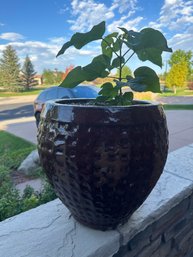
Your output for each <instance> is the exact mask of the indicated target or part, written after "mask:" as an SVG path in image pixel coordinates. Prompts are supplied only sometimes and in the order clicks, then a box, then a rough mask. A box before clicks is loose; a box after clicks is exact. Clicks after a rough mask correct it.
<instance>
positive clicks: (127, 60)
mask: <svg viewBox="0 0 193 257" xmlns="http://www.w3.org/2000/svg"><path fill="white" fill-rule="evenodd" d="M134 54H135V52H133V53H132V54H131V55H130V56H129V58H128V59H127V60H126V61H125V62H124V63H123V65H122V68H123V66H125V64H126V63H127V62H128V61H129V60H130V59H131V57H132V56H133V55H134Z"/></svg>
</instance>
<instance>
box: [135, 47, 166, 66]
mask: <svg viewBox="0 0 193 257" xmlns="http://www.w3.org/2000/svg"><path fill="white" fill-rule="evenodd" d="M136 53H137V56H138V58H139V59H140V60H141V61H147V60H148V61H150V62H152V63H154V64H156V65H158V66H159V67H162V57H161V54H162V51H161V50H160V49H156V48H146V49H142V50H138V51H137V52H136Z"/></svg>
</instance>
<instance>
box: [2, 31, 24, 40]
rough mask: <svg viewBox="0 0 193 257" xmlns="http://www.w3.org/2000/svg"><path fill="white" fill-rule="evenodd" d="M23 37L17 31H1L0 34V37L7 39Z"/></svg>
mask: <svg viewBox="0 0 193 257" xmlns="http://www.w3.org/2000/svg"><path fill="white" fill-rule="evenodd" d="M23 38H24V37H23V36H22V35H21V34H19V33H14V32H7V33H2V34H0V39H4V40H7V41H16V40H21V39H23Z"/></svg>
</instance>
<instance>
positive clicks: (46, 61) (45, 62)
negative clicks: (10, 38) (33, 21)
mask: <svg viewBox="0 0 193 257" xmlns="http://www.w3.org/2000/svg"><path fill="white" fill-rule="evenodd" d="M64 41H65V39H64V38H61V37H59V38H51V39H49V41H48V42H47V43H46V42H41V41H23V42H19V41H15V42H11V43H9V45H12V46H13V48H14V49H15V50H16V52H17V55H18V57H19V59H20V63H21V65H23V61H24V60H25V57H26V55H28V56H29V57H30V59H31V61H32V63H33V65H34V69H35V70H36V71H38V72H39V73H41V72H42V71H43V69H45V68H49V69H54V68H57V69H59V70H65V68H66V67H67V66H69V65H70V64H74V65H77V60H79V61H78V62H79V65H85V63H81V62H82V60H83V61H85V58H82V57H83V56H84V57H86V60H87V59H90V60H91V59H92V58H93V57H94V56H96V55H97V54H99V49H95V48H94V49H92V48H90V49H89V48H85V49H84V50H77V49H75V48H73V47H72V48H69V49H68V50H67V51H66V53H65V56H64V55H63V56H59V57H58V58H56V54H57V53H58V51H59V50H60V48H61V47H62V45H63V43H64ZM7 45H8V44H2V45H0V56H1V55H2V51H3V50H4V49H5V48H6V46H7Z"/></svg>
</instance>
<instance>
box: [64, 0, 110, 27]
mask: <svg viewBox="0 0 193 257" xmlns="http://www.w3.org/2000/svg"><path fill="white" fill-rule="evenodd" d="M71 7H72V16H73V19H71V20H68V22H69V23H70V24H72V26H71V30H73V31H81V32H85V31H87V30H88V29H90V28H92V26H93V25H96V24H98V23H99V22H101V21H103V20H109V19H111V18H113V17H114V13H113V12H112V11H111V10H109V8H107V6H106V5H105V4H104V3H96V2H95V1H94V0H88V1H87V0H83V1H80V0H72V1H71Z"/></svg>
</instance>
